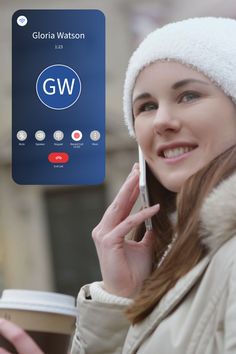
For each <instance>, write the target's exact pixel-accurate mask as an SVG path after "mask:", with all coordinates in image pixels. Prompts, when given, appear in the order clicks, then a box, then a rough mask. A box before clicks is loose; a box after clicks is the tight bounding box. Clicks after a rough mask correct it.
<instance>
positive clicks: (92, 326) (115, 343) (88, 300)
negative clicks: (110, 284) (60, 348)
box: [71, 282, 133, 354]
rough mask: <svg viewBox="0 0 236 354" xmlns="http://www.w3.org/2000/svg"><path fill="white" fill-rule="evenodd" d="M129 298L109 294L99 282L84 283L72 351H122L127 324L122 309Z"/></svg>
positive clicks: (105, 353)
mask: <svg viewBox="0 0 236 354" xmlns="http://www.w3.org/2000/svg"><path fill="white" fill-rule="evenodd" d="M132 301H133V300H131V299H126V298H122V297H119V296H115V295H112V294H109V293H108V292H106V291H105V290H104V289H103V288H102V283H101V282H96V283H93V284H89V285H85V286H83V287H82V288H81V290H80V292H79V295H78V298H77V308H78V316H77V321H76V330H75V334H74V336H73V342H72V348H71V354H121V353H122V348H123V346H124V342H125V339H126V336H127V333H128V330H129V327H130V322H129V321H128V319H127V318H126V316H125V314H124V311H125V309H126V307H127V306H128V305H129V304H130V303H131V302H132Z"/></svg>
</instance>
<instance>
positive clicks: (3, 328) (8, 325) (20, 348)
mask: <svg viewBox="0 0 236 354" xmlns="http://www.w3.org/2000/svg"><path fill="white" fill-rule="evenodd" d="M0 335H1V336H2V337H4V338H5V339H7V340H8V342H10V343H11V344H12V345H13V346H14V347H15V348H16V350H17V352H18V353H19V354H44V353H43V352H42V350H41V349H40V348H39V347H38V346H37V344H36V343H35V342H34V341H33V339H32V338H31V337H30V336H29V335H28V334H27V333H26V332H25V331H24V330H23V329H22V328H20V327H18V326H17V325H15V324H14V323H12V322H10V321H7V320H5V319H4V318H0ZM0 354H11V353H10V352H9V351H7V350H6V349H3V348H0Z"/></svg>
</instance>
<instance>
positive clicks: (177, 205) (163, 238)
mask: <svg viewBox="0 0 236 354" xmlns="http://www.w3.org/2000/svg"><path fill="white" fill-rule="evenodd" d="M147 170H148V171H147V183H148V186H149V194H150V202H151V205H152V204H155V203H157V202H160V206H161V208H160V211H159V212H158V214H157V215H156V216H154V217H153V218H152V220H153V229H154V232H155V234H156V246H155V258H156V262H157V263H158V262H159V261H160V259H161V256H162V255H163V252H164V251H165V249H166V247H167V245H168V244H169V243H170V241H171V240H172V237H173V235H174V234H175V233H177V239H176V241H175V242H174V244H173V247H172V248H171V251H170V252H169V254H168V256H167V257H166V258H165V260H164V261H163V264H162V265H161V266H160V268H156V269H154V270H153V272H152V273H151V275H150V276H149V277H148V278H147V279H146V280H145V281H144V283H143V286H142V289H141V290H140V292H139V294H138V295H137V296H136V298H135V299H134V303H133V304H132V305H131V306H129V307H128V309H127V310H126V312H125V313H126V315H127V317H128V319H129V320H130V321H131V322H132V324H136V323H138V322H140V321H142V320H143V319H145V318H146V317H147V316H148V315H149V314H150V313H151V312H152V310H153V309H154V307H155V306H156V305H157V304H158V303H159V301H160V300H161V298H162V297H163V296H164V295H165V294H166V293H167V292H168V291H169V290H170V289H171V288H172V287H173V286H174V285H175V284H176V282H177V281H178V280H179V279H180V278H181V277H183V276H184V275H185V274H186V273H187V272H189V271H190V270H191V269H192V268H193V267H194V266H195V265H196V264H197V263H198V262H199V261H200V260H201V259H202V258H203V257H204V256H205V255H206V253H207V249H206V248H205V247H204V246H203V245H202V244H201V242H200V238H199V236H198V230H199V223H200V221H199V213H200V209H201V206H202V204H203V201H204V199H205V197H206V196H207V195H208V194H209V193H210V192H211V191H212V189H213V188H215V187H216V186H217V185H218V184H219V183H220V182H221V181H222V180H224V179H226V178H227V177H228V176H230V175H231V174H232V173H233V172H234V171H235V170H236V145H234V146H232V147H230V148H229V149H227V150H226V151H224V152H223V153H222V154H220V155H219V156H217V157H216V158H215V159H214V160H212V161H211V162H210V163H209V164H208V165H207V166H205V167H204V168H202V169H201V170H199V171H198V172H197V173H196V174H194V175H192V176H191V177H190V178H189V179H188V180H187V181H186V182H185V183H184V185H183V186H182V188H181V190H180V192H179V193H178V195H176V194H175V193H173V192H170V191H168V190H166V189H165V188H164V187H163V186H161V185H160V183H159V182H158V181H157V179H156V178H155V177H154V176H153V175H152V173H151V171H150V170H149V168H147ZM174 210H176V211H177V223H176V225H175V226H173V224H172V223H171V222H170V220H169V216H168V215H169V214H170V213H171V212H173V211H174ZM144 230H145V226H144V224H143V225H140V226H139V227H138V228H137V229H136V230H135V233H134V236H133V238H134V239H135V240H137V241H139V240H140V239H141V238H142V237H143V234H144Z"/></svg>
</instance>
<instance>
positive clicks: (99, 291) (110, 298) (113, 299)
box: [90, 281, 133, 305]
mask: <svg viewBox="0 0 236 354" xmlns="http://www.w3.org/2000/svg"><path fill="white" fill-rule="evenodd" d="M90 294H91V298H92V299H93V300H94V301H97V302H103V303H107V304H118V305H131V304H132V303H133V300H132V299H129V298H126V297H121V296H116V295H113V294H110V293H108V292H107V291H106V290H104V289H103V282H102V281H100V282H99V281H97V282H94V283H92V284H91V285H90Z"/></svg>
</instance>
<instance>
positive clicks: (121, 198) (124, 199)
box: [98, 168, 139, 233]
mask: <svg viewBox="0 0 236 354" xmlns="http://www.w3.org/2000/svg"><path fill="white" fill-rule="evenodd" d="M138 180H139V172H138V169H137V168H134V169H133V170H132V172H131V174H130V176H129V177H128V178H127V179H126V181H125V183H124V184H123V186H122V187H121V189H120V191H119V193H118V194H117V196H116V198H115V199H114V201H113V202H112V203H111V205H110V206H109V207H108V209H107V210H106V212H105V213H104V215H103V218H102V220H101V222H100V224H99V225H98V228H101V227H102V230H103V233H106V232H109V231H110V230H111V229H113V228H114V227H115V226H116V225H117V224H119V223H120V222H121V221H122V220H123V219H124V218H126V217H127V216H128V215H129V213H130V212H131V210H132V208H133V206H134V203H135V201H136V200H137V197H138ZM134 191H135V193H133V192H134ZM131 196H132V197H131Z"/></svg>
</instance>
